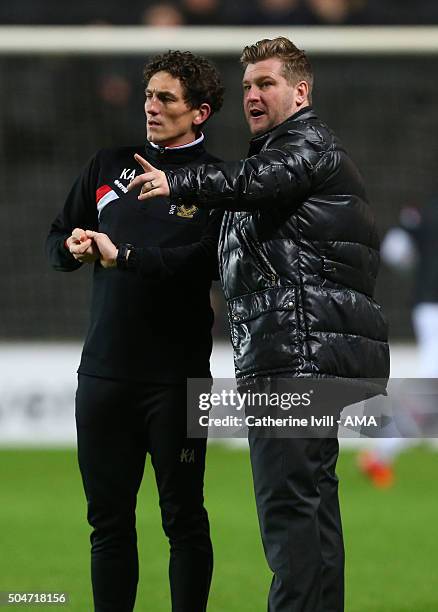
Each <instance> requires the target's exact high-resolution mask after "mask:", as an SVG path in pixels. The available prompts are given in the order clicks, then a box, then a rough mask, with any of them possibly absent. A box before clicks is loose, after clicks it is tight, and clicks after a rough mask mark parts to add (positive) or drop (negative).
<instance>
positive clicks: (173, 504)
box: [76, 375, 213, 612]
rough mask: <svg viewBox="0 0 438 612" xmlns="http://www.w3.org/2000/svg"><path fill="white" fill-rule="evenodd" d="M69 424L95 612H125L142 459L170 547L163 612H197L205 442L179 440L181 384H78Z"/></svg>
mask: <svg viewBox="0 0 438 612" xmlns="http://www.w3.org/2000/svg"><path fill="white" fill-rule="evenodd" d="M76 425H77V435H78V459H79V467H80V470H81V474H82V480H83V485H84V490H85V494H86V498H87V502H88V521H89V523H90V525H91V526H92V527H93V531H92V534H91V576H92V585H93V596H94V606H95V608H94V609H95V612H131V611H132V610H133V609H134V603H135V597H136V590H137V582H138V555H137V535H136V529H135V508H136V498H137V492H138V489H139V487H140V483H141V480H142V477H143V471H144V466H145V460H146V454H147V453H149V454H150V456H151V461H152V465H153V468H154V471H155V478H156V482H157V487H158V493H159V499H160V508H161V516H162V524H163V529H164V531H165V533H166V535H167V537H168V538H169V543H170V563H169V578H170V588H171V600H172V611H173V612H204V611H205V610H206V606H207V598H208V592H209V588H210V581H211V574H212V568H213V553H212V546H211V541H210V534H209V523H208V516H207V512H206V510H205V508H204V505H203V480H204V468H205V451H206V441H205V440H202V439H196V440H188V439H187V438H186V387H185V385H168V386H165V385H158V384H132V383H125V382H120V381H114V380H107V379H104V378H95V377H92V376H84V375H79V384H78V390H77V395H76ZM148 554H150V555H153V554H154V551H153V550H150V551H148Z"/></svg>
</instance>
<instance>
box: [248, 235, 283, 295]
mask: <svg viewBox="0 0 438 612" xmlns="http://www.w3.org/2000/svg"><path fill="white" fill-rule="evenodd" d="M240 236H241V239H242V242H243V244H244V245H245V246H246V249H247V251H248V253H249V254H250V255H251V256H252V258H253V260H254V265H255V266H256V268H257V269H258V270H259V272H260V274H261V275H262V276H263V277H264V278H265V280H267V281H268V283H269V284H270V285H277V284H278V281H279V279H280V277H279V275H278V274H277V272H276V271H275V268H274V266H273V265H272V264H271V262H270V261H269V259H268V258H267V257H266V255H265V253H264V252H263V250H262V247H261V245H260V244H259V243H258V242H256V241H254V240H252V239H251V238H249V236H248V234H247V233H246V230H245V229H244V228H242V229H241V230H240Z"/></svg>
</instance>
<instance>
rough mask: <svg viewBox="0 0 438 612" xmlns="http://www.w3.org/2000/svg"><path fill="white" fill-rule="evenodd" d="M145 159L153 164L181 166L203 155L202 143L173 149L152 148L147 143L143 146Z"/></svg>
mask: <svg viewBox="0 0 438 612" xmlns="http://www.w3.org/2000/svg"><path fill="white" fill-rule="evenodd" d="M145 153H146V158H147V159H148V160H150V161H151V163H152V164H153V163H154V162H156V163H157V164H169V165H175V166H182V165H184V164H186V163H189V162H192V161H193V160H195V159H197V158H198V157H201V156H202V155H204V154H205V148H204V142H200V143H198V144H195V145H193V146H190V147H183V148H182V149H173V148H172V147H168V148H166V147H154V146H152V145H151V143H150V142H149V141H146V145H145Z"/></svg>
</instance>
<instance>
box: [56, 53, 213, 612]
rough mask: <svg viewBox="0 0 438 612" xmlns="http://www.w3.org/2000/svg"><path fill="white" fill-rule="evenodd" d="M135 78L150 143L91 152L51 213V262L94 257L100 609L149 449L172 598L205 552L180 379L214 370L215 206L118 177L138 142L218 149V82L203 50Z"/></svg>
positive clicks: (167, 160)
mask: <svg viewBox="0 0 438 612" xmlns="http://www.w3.org/2000/svg"><path fill="white" fill-rule="evenodd" d="M144 82H145V85H146V101H145V113H146V120H147V142H146V145H144V144H143V145H140V146H137V147H135V146H133V147H123V148H116V149H108V150H101V151H99V152H98V153H97V154H96V155H95V156H94V157H93V158H92V159H91V161H90V162H89V163H88V165H87V166H86V167H85V169H84V170H83V172H82V174H81V175H80V176H79V178H78V179H77V181H76V182H75V184H74V185H73V188H72V190H71V192H70V194H69V195H68V197H67V200H66V203H65V206H64V208H63V210H62V212H61V213H60V214H59V215H58V216H57V217H56V219H55V220H54V222H53V224H52V226H51V229H50V233H49V236H48V238H47V252H48V256H49V259H50V262H51V264H52V265H53V267H54V268H55V270H60V271H66V272H68V271H72V270H76V269H77V268H79V267H80V266H81V265H82V264H83V263H94V278H93V291H92V304H91V321H90V326H89V330H88V334H87V338H86V340H85V345H84V349H83V352H82V358H81V363H80V366H79V370H78V373H79V377H78V380H79V382H78V390H77V396H76V424H77V434H78V457H79V466H80V470H81V474H82V478H83V484H84V489H85V493H86V497H87V502H88V521H89V523H90V525H91V526H92V527H93V531H92V535H91V543H92V547H91V573H92V583H93V595H94V605H95V610H96V611H97V612H104V611H105V612H108V611H112V612H129V611H131V610H133V608H134V602H135V597H136V588H137V582H138V556H137V545H136V530H135V507H136V496H137V492H138V489H139V486H140V483H141V480H142V475H143V470H144V465H145V459H146V454H147V453H150V455H151V460H152V465H153V467H154V470H155V477H156V481H157V486H158V492H159V498H160V508H161V513H162V522H163V528H164V531H165V532H166V535H167V537H168V538H169V543H170V566H169V575H170V587H171V599H172V610H174V611H178V612H203V611H204V610H205V609H206V605H207V598H208V592H209V586H210V581H211V574H212V565H213V555H212V546H211V541H210V535H209V523H208V516H207V512H206V510H205V508H204V506H203V478H204V466H205V450H206V441H205V440H199V439H198V440H188V439H187V436H186V379H187V378H188V377H197V378H200V377H207V378H208V377H210V376H211V375H210V367H209V358H210V353H211V347H212V339H211V326H212V322H213V312H212V309H211V306H210V297H209V292H210V285H211V281H212V279H213V278H214V277H215V276H216V268H217V262H216V253H217V241H218V234H219V229H220V224H221V218H222V214H221V213H217V212H211V213H210V212H209V211H206V210H200V209H198V208H197V207H196V206H195V205H190V206H188V207H186V206H184V205H176V204H174V203H173V202H172V201H171V200H169V199H168V198H159V199H157V200H156V202H154V204H153V205H152V206H151V205H150V203H149V202H148V203H146V204H144V203H142V202H139V201H138V200H137V198H136V196H135V195H134V194H133V193H128V190H127V185H128V183H129V181H130V180H132V179H133V178H134V177H135V176H136V174H138V173H140V172H142V169H141V166H140V165H138V164H137V163H136V162H135V161H134V159H133V156H134V154H135V153H140V154H141V155H142V156H144V157H145V158H146V159H148V160H149V161H150V162H151V163H153V164H154V165H155V166H157V167H159V168H162V169H163V170H173V169H178V168H181V167H186V166H187V165H188V164H192V165H197V164H200V163H208V162H212V161H215V158H213V157H212V156H211V155H209V154H208V153H207V152H206V150H205V149H204V143H203V140H204V136H203V134H202V132H201V129H202V126H203V125H204V124H205V122H206V121H207V119H209V117H210V116H211V115H212V114H213V113H214V112H216V111H218V110H219V109H220V108H221V106H222V101H223V87H222V84H221V80H220V76H219V74H218V72H217V70H216V68H215V67H214V66H213V65H212V64H211V63H210V62H209V61H207V60H206V59H204V58H201V57H196V56H194V55H192V54H191V53H189V52H184V53H182V52H179V51H173V52H168V53H166V54H164V55H162V56H158V57H156V58H154V59H153V60H152V61H151V62H150V63H148V64H147V65H146V66H145V68H144ZM85 230H92V231H93V232H96V233H94V234H93V237H91V238H90V237H87V235H86V233H85ZM115 245H117V246H115ZM149 552H150V553H151V554H153V551H149Z"/></svg>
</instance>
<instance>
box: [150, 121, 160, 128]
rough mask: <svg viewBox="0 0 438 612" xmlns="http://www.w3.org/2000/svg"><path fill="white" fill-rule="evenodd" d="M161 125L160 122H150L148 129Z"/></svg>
mask: <svg viewBox="0 0 438 612" xmlns="http://www.w3.org/2000/svg"><path fill="white" fill-rule="evenodd" d="M160 125H161V124H160V123H158V121H148V127H159V126H160Z"/></svg>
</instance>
